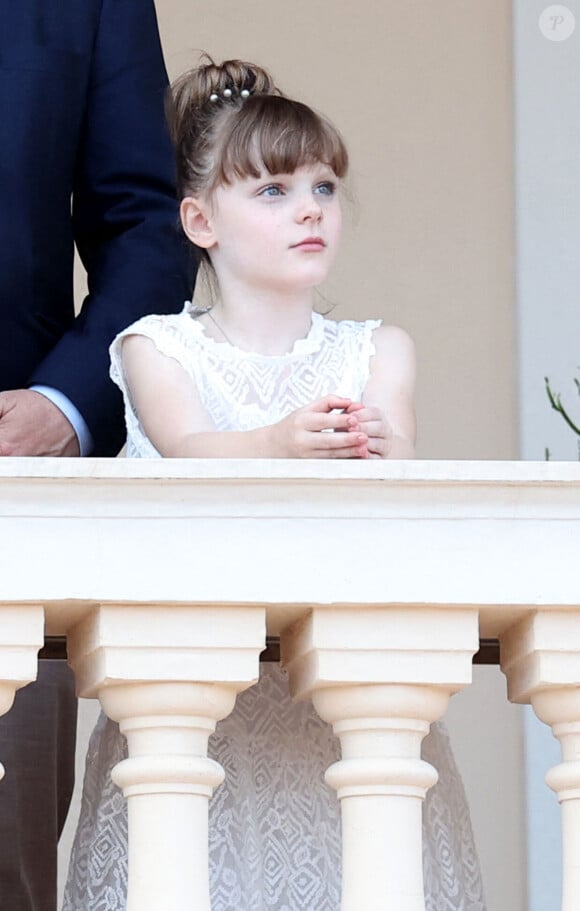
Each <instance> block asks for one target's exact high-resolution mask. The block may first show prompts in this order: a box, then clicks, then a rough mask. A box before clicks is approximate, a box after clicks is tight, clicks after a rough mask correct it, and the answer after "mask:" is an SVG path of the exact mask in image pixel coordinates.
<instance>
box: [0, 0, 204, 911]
mask: <svg viewBox="0 0 580 911" xmlns="http://www.w3.org/2000/svg"><path fill="white" fill-rule="evenodd" d="M0 15H1V23H2V25H1V30H0V130H1V134H2V140H1V146H0V455H2V456H21V455H57V456H61V455H96V456H114V455H115V454H116V453H117V452H118V450H119V449H120V448H121V446H122V444H123V440H124V423H123V412H122V402H121V398H120V394H119V392H118V390H117V389H116V388H115V387H114V386H113V384H112V383H111V382H110V380H109V377H108V365H109V358H108V346H109V344H110V342H111V340H112V339H113V337H114V336H115V335H116V333H117V332H118V331H120V330H121V329H122V328H124V327H125V326H127V325H128V324H129V323H131V322H133V321H134V320H135V319H137V318H139V317H140V316H142V315H143V314H145V313H150V312H157V313H163V312H171V311H177V310H179V309H180V308H181V306H182V303H183V300H184V299H185V298H186V297H188V296H190V295H191V286H192V282H193V276H192V274H191V272H190V264H189V262H188V260H187V253H186V247H185V244H184V243H182V241H181V240H180V238H179V235H178V232H177V227H176V226H177V204H176V200H175V191H174V183H173V164H172V153H171V148H170V142H169V139H168V136H167V134H166V132H165V127H164V123H163V95H164V91H165V88H166V84H167V79H166V73H165V68H164V64H163V58H162V54H161V48H160V44H159V36H158V31H157V22H156V18H155V9H154V5H153V0H58V2H57V0H17V2H15V0H0ZM71 200H72V203H71ZM75 243H76V246H77V248H78V251H79V253H80V256H81V259H82V260H83V263H84V265H85V267H86V270H87V274H88V287H89V294H88V296H87V298H86V300H85V301H84V304H83V307H82V310H81V313H80V315H79V316H77V317H76V318H75V315H74V308H73V249H74V244H75ZM41 665H46V666H47V667H43V668H42V669H41V671H40V673H39V681H38V683H37V684H33V685H32V686H30V687H26V688H25V689H23V690H20V691H19V692H18V693H17V697H16V703H15V707H14V708H13V709H12V711H11V712H10V713H8V714H7V715H5V716H4V717H3V718H2V719H0V760H2V761H3V762H4V763H5V766H6V777H5V779H4V781H2V782H1V783H0V907H1V908H2V909H6V911H54V908H55V905H56V845H57V841H58V836H59V834H60V830H61V828H62V825H63V823H64V818H65V815H66V811H67V808H68V802H69V799H70V790H71V787H72V774H73V768H74V765H73V763H74V732H75V722H76V703H75V700H74V694H73V690H72V684H71V680H70V676H67V673H65V671H67V669H66V667H61V665H64V662H41Z"/></svg>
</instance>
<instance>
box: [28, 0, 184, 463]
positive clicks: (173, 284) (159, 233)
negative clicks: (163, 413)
mask: <svg viewBox="0 0 580 911" xmlns="http://www.w3.org/2000/svg"><path fill="white" fill-rule="evenodd" d="M166 86H167V76H166V73H165V68H164V64H163V58H162V53H161V47H160V43H159V36H158V31H157V21H156V17H155V9H154V5H153V2H152V0H103V2H102V5H101V13H100V21H99V27H98V31H97V34H96V40H95V44H94V50H93V57H92V63H91V71H90V78H89V82H88V86H87V97H86V105H85V115H84V121H83V129H82V135H81V137H80V143H79V149H78V155H77V164H76V173H75V177H74V189H73V224H74V233H75V242H76V244H77V248H78V251H79V254H80V257H81V259H82V261H83V264H84V266H85V268H86V270H87V275H88V288H89V294H88V297H87V298H86V299H85V301H84V303H83V307H82V310H81V313H80V315H79V316H78V317H77V319H76V320H75V322H74V324H73V326H72V328H71V329H70V330H69V331H68V332H66V333H65V334H64V335H63V337H62V338H61V339H60V341H59V342H58V343H57V344H56V346H55V347H54V348H53V349H52V351H51V352H50V354H49V355H48V356H47V357H46V358H45V359H44V360H43V362H42V363H41V364H40V365H39V366H38V368H37V369H36V370H35V372H34V375H33V377H32V378H31V383H41V384H46V385H48V386H53V387H55V388H57V389H60V390H61V391H62V392H63V393H64V394H65V395H66V396H68V398H69V399H70V400H71V401H72V402H73V403H74V404H75V405H76V407H77V408H78V409H79V411H80V412H81V414H82V415H83V417H84V418H85V420H86V422H87V424H88V426H89V429H90V431H91V434H92V436H93V440H94V444H95V448H94V454H95V455H114V454H115V453H116V452H118V450H119V449H120V448H121V446H122V444H123V441H124V433H125V431H124V422H123V413H122V401H121V396H120V394H119V392H118V390H117V389H116V387H115V386H114V385H113V383H112V382H111V381H110V379H109V354H108V348H109V345H110V343H111V341H112V339H113V338H114V337H115V335H116V334H117V333H118V332H119V331H121V330H122V329H124V328H125V327H126V326H127V325H129V324H130V323H132V322H133V321H134V320H136V319H138V318H139V317H141V316H143V315H144V314H146V313H151V312H154V313H168V312H175V311H177V310H179V309H181V307H182V305H183V301H184V299H185V298H186V297H188V296H190V295H191V292H192V285H193V271H194V270H193V260H192V258H191V254H190V252H189V250H188V246H187V244H186V242H185V240H184V239H182V235H181V232H180V230H179V229H178V211H177V202H176V196H175V186H174V174H173V169H174V166H173V154H172V150H171V144H170V140H169V137H168V134H167V130H166V128H165V121H164V113H163V102H164V93H165V90H166Z"/></svg>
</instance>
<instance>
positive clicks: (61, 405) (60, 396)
mask: <svg viewBox="0 0 580 911" xmlns="http://www.w3.org/2000/svg"><path fill="white" fill-rule="evenodd" d="M30 388H31V389H32V390H33V392H40V394H41V395H43V396H45V398H47V399H49V400H50V401H51V402H52V404H53V405H56V407H57V408H58V409H59V410H60V411H62V413H63V414H64V416H65V418H67V420H69V421H70V422H71V424H72V425H73V429H74V432H75V433H76V435H77V439H78V441H79V449H80V454H81V456H88V455H90V454H91V452H92V451H93V438H92V436H91V431H90V430H89V428H88V427H87V422H86V421H85V419H84V417H83V416H82V414H81V413H80V411H79V410H78V408H77V407H76V405H73V403H72V402H71V400H70V399H69V398H67V396H66V395H65V394H64V393H63V392H61V391H60V390H59V389H53V387H52V386H31V387H30Z"/></svg>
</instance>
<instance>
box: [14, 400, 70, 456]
mask: <svg viewBox="0 0 580 911" xmlns="http://www.w3.org/2000/svg"><path fill="white" fill-rule="evenodd" d="M78 455H80V453H79V442H78V439H77V435H76V433H75V432H74V429H73V426H72V424H71V423H70V421H69V420H68V419H67V418H65V416H64V414H63V413H62V411H61V410H60V409H59V408H57V407H56V405H54V404H53V403H52V402H51V401H50V400H49V399H47V398H46V396H44V395H41V394H40V392H33V391H32V390H31V389H14V390H12V391H9V392H0V456H78Z"/></svg>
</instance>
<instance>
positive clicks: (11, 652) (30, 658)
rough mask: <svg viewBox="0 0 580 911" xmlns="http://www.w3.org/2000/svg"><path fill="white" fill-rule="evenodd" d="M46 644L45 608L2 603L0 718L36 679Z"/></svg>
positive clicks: (1, 772) (0, 767)
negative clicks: (40, 655)
mask: <svg viewBox="0 0 580 911" xmlns="http://www.w3.org/2000/svg"><path fill="white" fill-rule="evenodd" d="M43 643H44V609H43V607H42V605H40V604H0V715H5V714H6V712H8V711H10V709H11V708H12V703H13V702H14V695H15V693H16V690H18V689H20V687H22V686H26V684H27V683H32V681H33V680H36V675H37V670H38V650H39V649H40V648H42V645H43ZM1 758H2V757H1V756H0V759H1ZM3 777H4V766H3V765H2V764H1V763H0V778H3ZM0 787H2V785H0Z"/></svg>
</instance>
